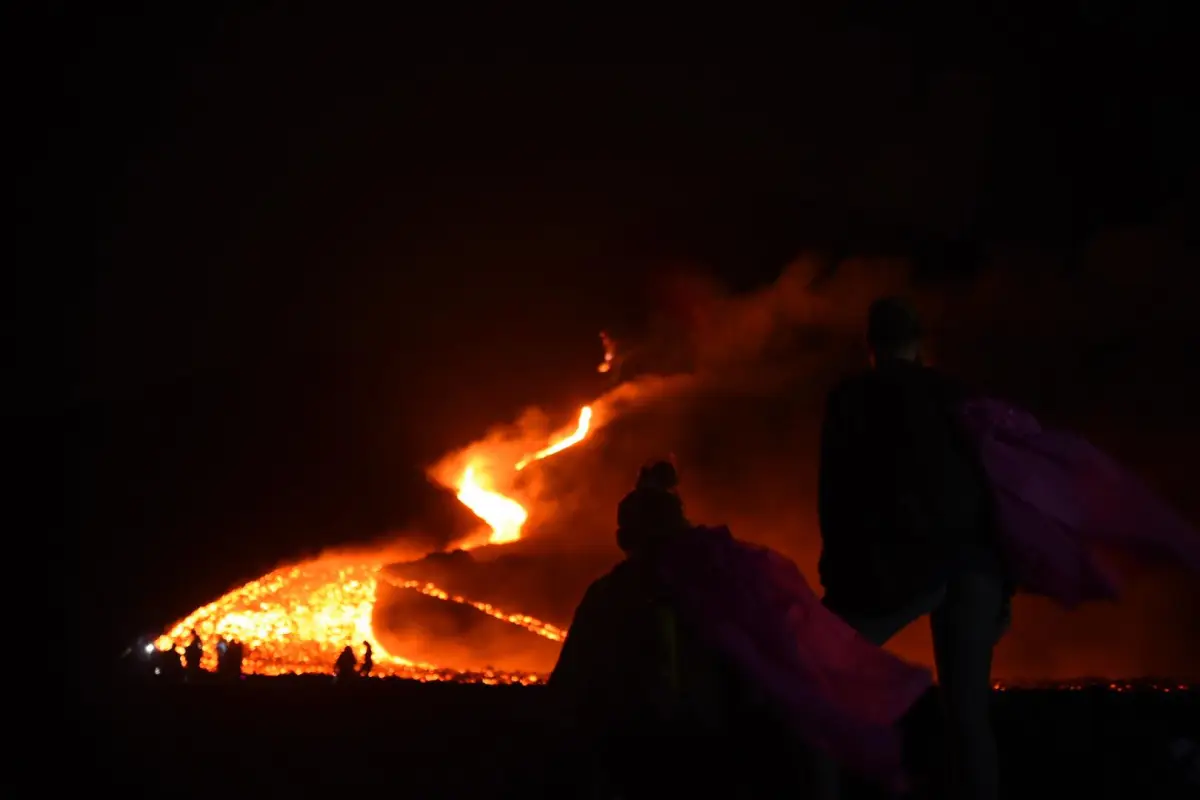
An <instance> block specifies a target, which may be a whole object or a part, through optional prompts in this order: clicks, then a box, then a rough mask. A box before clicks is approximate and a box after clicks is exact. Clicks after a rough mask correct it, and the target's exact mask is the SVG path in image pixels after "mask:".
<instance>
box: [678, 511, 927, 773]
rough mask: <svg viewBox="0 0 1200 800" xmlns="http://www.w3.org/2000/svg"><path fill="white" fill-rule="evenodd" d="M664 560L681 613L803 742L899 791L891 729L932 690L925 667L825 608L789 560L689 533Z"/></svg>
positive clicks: (711, 532) (897, 749)
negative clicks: (778, 710) (869, 638)
mask: <svg viewBox="0 0 1200 800" xmlns="http://www.w3.org/2000/svg"><path fill="white" fill-rule="evenodd" d="M663 555H664V558H663V559H662V561H661V562H660V563H661V564H662V568H663V580H664V581H665V583H666V585H667V586H668V587H669V589H670V590H671V592H672V595H673V596H674V597H675V598H676V600H677V602H678V603H679V611H680V613H681V614H683V615H685V616H686V617H688V618H690V619H691V620H692V622H693V624H694V625H695V627H696V629H697V630H698V632H699V633H700V634H701V635H702V636H704V637H705V638H706V639H708V640H709V642H710V643H711V644H712V645H713V646H715V647H717V648H718V649H719V650H720V651H721V652H723V653H725V654H726V656H727V657H729V658H731V659H732V661H733V662H734V663H735V664H736V665H737V666H738V667H739V668H740V669H741V670H742V671H743V673H744V674H745V675H747V676H748V677H749V679H750V680H751V681H752V683H753V684H754V685H756V686H757V687H759V688H760V689H761V690H762V691H763V693H764V694H765V695H766V696H767V697H768V699H769V700H770V701H772V703H773V704H774V705H776V706H777V707H779V708H781V709H783V710H784V712H785V714H786V716H787V718H788V720H789V721H790V722H791V724H792V727H793V728H794V730H795V731H796V733H797V734H798V735H799V736H800V737H801V738H802V739H804V740H805V741H807V742H809V743H810V744H812V745H813V746H815V747H816V748H818V749H819V750H821V751H823V752H825V753H826V754H828V755H829V756H831V757H832V758H833V759H834V760H836V761H838V762H840V763H841V764H843V765H845V766H847V767H849V768H851V769H854V770H856V771H858V772H860V773H863V774H865V775H868V776H871V777H874V778H876V779H878V780H881V781H882V782H884V783H886V784H888V785H890V786H893V787H895V788H900V787H902V786H903V770H902V763H901V755H902V746H901V744H902V743H901V737H900V732H899V730H898V728H897V726H896V723H897V722H898V721H899V719H900V717H901V716H903V715H904V713H905V712H906V711H907V710H908V709H909V708H910V707H911V706H912V705H913V703H915V702H916V700H917V699H918V698H919V697H920V696H921V695H922V694H923V693H924V692H925V690H926V689H927V688H929V686H930V684H931V682H932V680H931V675H930V672H929V670H927V669H924V668H922V667H919V666H914V665H911V664H908V663H906V662H904V661H902V660H900V659H899V658H896V657H895V656H893V655H891V654H890V653H888V652H887V651H885V650H882V649H881V648H879V647H876V646H875V645H873V644H871V643H870V642H868V641H867V640H866V639H864V638H862V637H861V636H860V635H859V634H858V633H857V632H856V631H855V630H854V629H853V628H851V627H850V626H849V625H847V624H846V623H845V622H843V621H842V620H841V618H839V617H838V616H837V615H836V614H834V613H832V612H831V611H829V610H828V609H826V608H825V606H824V605H822V604H821V601H820V599H819V598H818V597H817V596H816V595H815V594H814V593H813V591H812V589H810V588H809V586H808V583H807V582H806V581H805V580H804V576H803V575H802V574H801V573H800V570H799V569H798V568H797V567H796V565H795V564H794V563H793V562H792V561H791V560H789V559H788V558H786V557H785V556H783V555H781V554H779V553H777V552H775V551H774V550H771V549H768V548H765V547H758V546H756V545H752V544H748V543H746V542H740V541H738V540H736V539H734V538H733V536H732V535H731V534H730V532H729V530H728V529H727V528H724V527H719V528H707V527H700V528H695V529H693V530H692V531H691V532H689V533H688V534H686V535H683V536H680V537H678V539H676V540H675V542H674V543H672V544H671V545H670V546H669V547H668V549H667V551H666V552H665V553H664V554H663Z"/></svg>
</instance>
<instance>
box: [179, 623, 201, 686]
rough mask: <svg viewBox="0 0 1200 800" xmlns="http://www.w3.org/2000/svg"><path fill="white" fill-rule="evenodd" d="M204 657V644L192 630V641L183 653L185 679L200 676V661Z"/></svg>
mask: <svg viewBox="0 0 1200 800" xmlns="http://www.w3.org/2000/svg"><path fill="white" fill-rule="evenodd" d="M203 657H204V642H202V641H201V640H200V634H199V633H197V632H196V629H195V628H192V640H191V641H190V642H188V646H187V647H186V648H185V649H184V651H183V658H184V661H186V662H187V677H188V678H189V679H195V678H196V677H198V676H199V675H200V672H201V669H200V660H201V659H202V658H203Z"/></svg>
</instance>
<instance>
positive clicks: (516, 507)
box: [458, 465, 529, 544]
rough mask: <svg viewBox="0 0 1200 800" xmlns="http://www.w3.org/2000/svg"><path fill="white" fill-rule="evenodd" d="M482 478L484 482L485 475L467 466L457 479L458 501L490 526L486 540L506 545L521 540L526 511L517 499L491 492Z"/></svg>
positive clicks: (527, 513) (527, 516) (526, 517)
mask: <svg viewBox="0 0 1200 800" xmlns="http://www.w3.org/2000/svg"><path fill="white" fill-rule="evenodd" d="M481 481H484V482H487V481H486V477H484V478H482V479H481V478H479V477H477V476H476V474H475V465H471V466H468V467H467V468H466V469H465V470H464V471H463V475H462V478H461V479H459V483H458V500H459V502H460V503H462V504H463V505H464V506H466V507H467V508H469V509H471V511H472V512H474V514H475V516H477V517H479V518H480V519H481V520H483V521H484V522H486V523H487V524H488V527H489V528H491V529H492V535H491V537H490V538H489V539H488V542H489V543H490V544H507V543H508V542H515V541H516V540H517V539H520V538H521V526H522V525H524V524H525V520H526V519H528V518H529V512H527V511H526V510H525V508H524V506H522V505H521V504H520V503H518V502H517V501H516V500H513V499H512V498H509V497H505V496H504V495H502V494H500V493H499V492H494V491H491V490H490V488H489V487H488V486H485V485H483V484H482V483H481ZM489 484H490V482H489Z"/></svg>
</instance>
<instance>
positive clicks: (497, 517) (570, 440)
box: [457, 406, 592, 544]
mask: <svg viewBox="0 0 1200 800" xmlns="http://www.w3.org/2000/svg"><path fill="white" fill-rule="evenodd" d="M591 426H592V407H591V406H584V407H583V408H582V409H580V410H579V421H578V423H576V425H575V431H574V432H573V433H571V434H569V435H567V436H564V437H563V438H562V439H559V440H558V441H556V442H554V443H553V444H550V445H549V446H547V447H545V448H543V449H541V450H539V451H537V452H536V453H534V454H533V455H531V456H526V457H525V458H523V459H521V460H520V461H518V462H517V463H516V464H515V465H514V466H513V469H514V470H516V471H518V472H519V471H521V470H523V469H525V467H527V466H529V465H530V464H532V463H533V462H534V461H541V460H542V459H543V458H547V457H549V456H552V455H554V454H555V453H561V452H562V451H563V450H566V449H567V448H568V447H571V446H572V445H576V444H579V443H580V442H582V441H583V440H584V439H585V438H586V437H587V435H588V432H589V431H590V430H591ZM457 489H458V499H459V502H461V503H462V504H463V505H464V506H466V507H467V508H469V509H471V511H472V512H474V514H475V516H477V517H479V518H480V519H481V520H483V521H484V522H486V523H487V525H488V527H489V528H491V529H492V533H491V535H490V536H489V537H488V540H487V541H488V544H507V543H508V542H515V541H517V540H518V539H520V538H521V527H522V526H523V525H524V524H525V520H526V519H528V518H529V512H527V511H526V510H525V507H524V506H522V505H521V504H520V503H518V502H517V501H516V500H513V499H512V498H511V497H506V496H505V495H503V494H500V493H499V492H497V491H495V490H494V489H493V488H492V484H491V480H490V479H489V478H488V477H487V476H486V475H482V474H481V470H480V468H479V466H478V463H477V462H473V463H470V464H468V465H467V468H466V469H464V470H463V474H462V477H460V478H459V479H458V487H457Z"/></svg>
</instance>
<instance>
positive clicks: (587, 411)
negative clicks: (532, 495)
mask: <svg viewBox="0 0 1200 800" xmlns="http://www.w3.org/2000/svg"><path fill="white" fill-rule="evenodd" d="M591 426H592V407H591V406H584V407H583V408H581V409H579V422H578V423H577V424H576V425H575V432H574V433H572V434H571V435H570V436H568V437H566V438H565V439H560V440H559V441H557V442H555V443H554V444H552V445H550V446H549V447H547V448H545V449H542V450H539V451H537V452H536V453H534V454H533V455H531V456H526V457H525V458H523V459H521V460H520V461H518V462H517V466H516V469H517V471H520V470H523V469H525V468H526V467H527V466H529V465H530V464H532V463H533V462H534V461H541V460H542V459H543V458H547V457H548V456H552V455H554V454H555V453H561V452H562V451H563V450H566V449H567V448H568V447H571V446H572V445H577V444H579V443H580V442H582V441H583V440H584V437H586V436H587V435H588V429H590V428H591Z"/></svg>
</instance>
